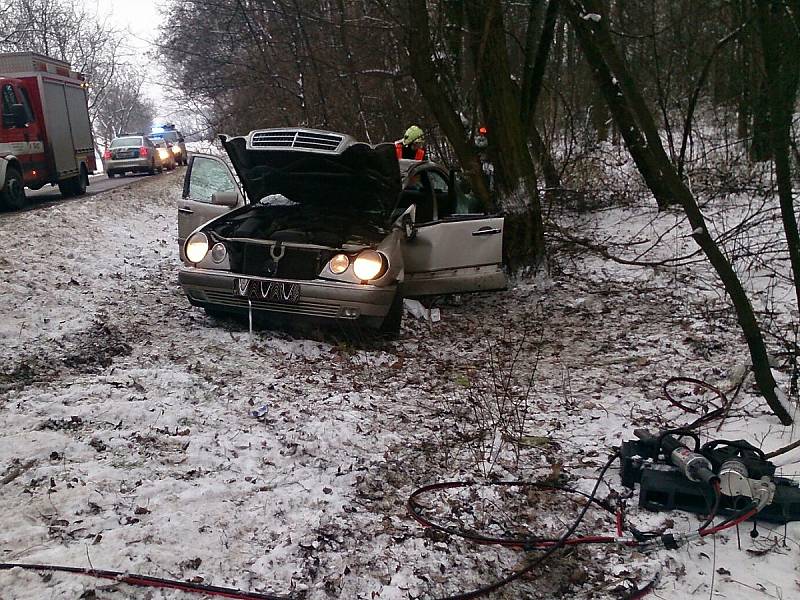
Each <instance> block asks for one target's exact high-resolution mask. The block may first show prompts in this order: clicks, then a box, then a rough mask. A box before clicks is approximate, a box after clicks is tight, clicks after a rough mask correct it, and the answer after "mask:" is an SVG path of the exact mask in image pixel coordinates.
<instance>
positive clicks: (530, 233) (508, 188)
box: [466, 0, 544, 269]
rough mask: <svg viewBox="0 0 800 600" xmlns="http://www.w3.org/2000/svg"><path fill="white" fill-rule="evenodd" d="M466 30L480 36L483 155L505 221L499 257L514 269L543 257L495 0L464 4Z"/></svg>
mask: <svg viewBox="0 0 800 600" xmlns="http://www.w3.org/2000/svg"><path fill="white" fill-rule="evenodd" d="M466 11H467V20H468V21H469V24H470V30H471V31H472V32H473V33H477V34H479V35H480V44H479V45H478V51H477V53H476V55H475V56H474V63H475V65H476V66H477V68H476V73H477V78H478V82H477V84H478V85H477V87H478V93H479V96H480V98H481V105H482V107H483V111H484V113H485V116H486V121H487V125H488V127H489V131H490V132H491V142H490V145H489V155H490V157H491V158H492V163H493V165H494V169H495V171H494V172H495V181H496V187H497V192H498V196H499V198H498V204H499V205H500V207H501V209H502V211H503V213H504V215H505V217H506V233H507V234H508V235H507V236H506V239H505V240H504V242H505V252H506V255H507V257H508V260H509V266H510V267H511V268H512V269H517V268H520V267H523V266H526V265H530V264H535V263H536V262H538V261H539V260H541V259H542V258H543V257H544V225H543V223H542V211H541V205H540V203H539V195H538V191H537V185H536V172H535V169H534V165H533V161H532V159H531V154H530V151H529V150H528V145H527V135H526V134H525V133H526V132H525V130H524V129H523V127H524V125H523V123H522V121H521V119H520V115H521V106H520V99H519V95H518V93H517V88H516V86H515V85H514V82H513V80H512V79H511V71H510V67H509V60H508V48H507V47H506V35H505V26H504V23H503V10H502V6H501V3H500V0H472V1H470V2H467V3H466Z"/></svg>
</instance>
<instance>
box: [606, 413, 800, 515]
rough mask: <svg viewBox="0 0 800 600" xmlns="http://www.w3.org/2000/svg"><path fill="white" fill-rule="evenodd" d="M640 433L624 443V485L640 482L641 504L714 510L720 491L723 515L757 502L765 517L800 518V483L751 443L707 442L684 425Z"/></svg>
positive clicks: (719, 510) (622, 451)
mask: <svg viewBox="0 0 800 600" xmlns="http://www.w3.org/2000/svg"><path fill="white" fill-rule="evenodd" d="M634 434H635V435H636V437H637V438H638V439H637V440H630V441H627V442H623V444H622V447H621V449H620V457H621V462H622V483H623V485H625V486H626V487H630V488H633V487H634V484H637V483H638V484H639V506H642V507H643V508H647V509H650V510H675V509H678V510H685V511H689V512H693V513H699V514H708V513H709V512H711V507H712V505H713V504H714V503H715V502H716V501H717V498H716V496H717V495H719V499H718V501H719V504H718V508H717V513H718V514H731V513H735V512H736V511H738V510H740V509H741V508H742V507H743V506H746V505H747V504H748V503H751V504H755V505H756V507H757V508H758V518H759V519H761V520H764V521H771V522H774V523H786V522H787V521H796V520H800V487H798V484H797V482H795V481H793V480H790V479H786V478H784V477H776V476H775V465H773V464H772V463H771V462H769V461H768V460H767V459H766V456H765V455H764V452H763V451H762V450H761V449H759V448H756V447H755V446H753V445H752V444H750V443H749V442H746V441H744V440H713V441H710V442H706V443H705V444H703V445H702V446H701V445H700V438H699V436H698V435H697V434H696V433H694V432H692V431H685V430H680V429H676V430H667V431H663V432H659V433H652V432H650V431H647V430H646V429H636V430H635V431H634ZM685 440H691V441H692V443H693V448H690V447H689V446H687V445H686V443H685Z"/></svg>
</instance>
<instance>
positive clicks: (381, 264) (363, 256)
mask: <svg viewBox="0 0 800 600" xmlns="http://www.w3.org/2000/svg"><path fill="white" fill-rule="evenodd" d="M386 266H387V265H386V259H385V258H384V256H383V254H381V253H380V252H377V251H375V250H364V251H363V252H361V253H360V254H359V255H358V256H356V260H355V261H354V262H353V273H355V274H356V277H358V278H359V279H360V280H361V281H369V280H370V279H375V278H377V277H379V276H380V275H382V274H383V273H385V272H386Z"/></svg>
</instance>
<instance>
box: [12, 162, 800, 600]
mask: <svg viewBox="0 0 800 600" xmlns="http://www.w3.org/2000/svg"><path fill="white" fill-rule="evenodd" d="M180 187H181V181H180V178H179V175H178V174H177V173H173V174H167V175H162V176H159V177H152V178H147V179H143V180H140V181H139V182H137V183H134V184H133V185H132V186H130V187H128V188H125V189H117V190H113V191H111V192H107V193H103V194H99V195H97V196H93V197H88V198H82V199H75V200H70V201H66V202H63V203H60V204H56V205H51V206H43V207H38V208H36V209H34V210H29V211H25V212H20V213H3V214H0V236H2V239H3V240H4V241H5V242H4V250H5V252H4V254H3V256H2V257H0V302H1V303H2V306H3V313H2V318H0V360H1V361H2V363H0V364H2V367H0V430H1V431H2V432H3V433H2V436H0V480H2V479H3V477H9V476H10V475H12V474H14V473H16V475H15V476H14V477H13V478H11V479H10V480H9V481H8V482H7V483H5V484H2V485H0V514H2V517H0V519H1V521H0V524H1V525H2V526H1V527H0V553H1V554H0V562H28V563H53V564H61V565H70V566H78V567H88V566H90V564H91V565H93V566H94V567H95V568H101V569H117V570H123V571H130V572H135V573H142V574H147V575H153V576H161V577H174V578H179V579H185V580H190V579H193V580H197V581H203V582H206V583H209V584H212V585H220V586H230V587H238V588H241V589H248V590H257V591H264V592H275V593H286V592H290V591H291V592H293V593H298V592H299V591H301V590H302V591H303V592H304V594H305V597H306V598H308V599H310V600H316V599H323V598H398V599H400V598H431V597H442V596H446V595H448V594H455V593H458V592H461V591H468V590H472V589H475V588H477V587H480V586H482V585H484V584H486V583H489V582H492V581H495V580H497V579H499V578H501V577H503V576H505V575H507V574H508V573H509V572H510V570H511V569H512V568H514V567H515V566H516V565H518V564H519V562H520V561H521V560H522V559H523V555H522V554H521V553H519V552H517V551H514V550H511V549H503V548H498V547H487V546H476V545H473V544H470V543H469V542H466V541H464V540H461V539H458V538H455V537H452V536H446V535H439V534H436V533H434V532H432V531H426V530H424V529H423V528H422V527H421V526H419V525H418V524H417V523H416V522H415V521H414V520H412V519H411V518H409V516H408V514H407V512H406V509H405V503H406V500H407V499H408V496H409V494H410V493H411V492H412V491H413V490H414V489H416V488H417V487H419V486H422V485H426V484H429V483H433V482H441V481H449V480H468V479H478V480H481V481H483V480H482V479H481V476H482V473H483V474H485V473H492V474H494V475H497V476H500V477H503V478H515V479H525V480H533V479H537V478H542V477H553V478H558V477H562V478H566V479H567V480H568V481H569V482H570V484H571V485H572V486H574V487H575V488H577V489H579V490H582V491H589V490H591V488H592V487H593V485H594V480H595V478H596V476H597V474H598V470H599V468H600V467H601V466H602V464H603V463H604V462H605V461H606V457H607V456H608V453H609V451H610V448H611V446H614V445H618V444H619V443H620V442H621V441H622V440H624V439H631V438H632V437H633V433H632V432H633V429H634V428H636V427H648V428H657V427H666V426H678V425H680V424H682V423H688V422H690V421H691V420H693V419H694V418H695V416H696V415H692V414H687V413H683V412H682V411H680V410H679V409H677V408H675V407H673V406H671V405H670V404H669V403H668V402H667V401H666V400H665V399H664V398H663V395H662V392H661V384H662V383H663V382H664V381H665V380H666V379H667V378H669V377H670V376H673V375H687V376H692V377H697V378H700V379H704V380H706V381H709V382H710V383H712V384H715V385H718V386H721V387H723V388H724V389H726V391H727V390H728V389H730V385H731V384H732V383H733V382H736V381H738V379H739V378H740V377H741V376H742V375H743V373H742V371H743V369H745V368H746V367H743V366H742V365H743V364H747V361H748V359H749V356H748V354H747V349H746V345H745V343H744V341H743V340H742V338H741V334H740V331H739V329H738V327H737V325H736V323H735V319H732V318H731V317H730V313H729V312H727V310H726V307H727V304H726V303H727V300H726V299H725V296H724V294H721V293H720V291H719V286H718V284H717V283H716V280H715V278H714V277H713V275H712V274H711V273H710V271H709V268H708V267H707V266H706V265H705V263H703V262H694V263H687V265H686V266H683V267H681V268H674V267H670V266H658V267H649V268H643V267H636V266H631V265H622V264H618V263H614V262H611V261H608V260H606V259H604V258H602V257H599V256H595V255H592V254H590V253H587V252H582V253H572V252H563V253H556V254H554V255H553V256H552V257H551V259H550V264H549V268H550V275H544V274H539V275H538V276H537V278H535V279H524V280H518V281H512V282H511V285H510V287H509V289H508V290H507V291H505V292H499V293H490V294H478V295H474V296H465V297H464V299H463V301H462V302H461V303H458V304H455V303H450V304H448V303H444V304H440V305H438V308H439V309H440V317H441V320H440V321H439V322H432V321H428V320H417V319H413V318H409V317H408V315H407V317H406V319H405V320H404V323H403V329H402V335H401V338H400V339H399V340H398V341H396V342H392V343H377V342H374V341H371V340H370V339H365V340H363V341H356V342H354V341H353V340H351V339H339V338H337V336H336V335H335V332H334V334H327V335H321V334H319V333H316V332H311V333H310V334H306V335H300V334H297V333H291V332H286V331H280V330H275V331H271V330H262V331H256V332H255V334H254V336H253V338H251V337H250V336H249V335H248V332H247V326H246V324H243V323H237V322H234V321H220V320H217V319H213V318H210V317H207V316H206V315H205V314H204V313H203V312H201V311H199V310H198V309H194V308H191V307H190V306H189V304H188V302H187V301H186V300H185V298H184V297H183V294H182V293H181V290H180V288H179V287H178V285H177V275H176V273H177V268H178V251H177V242H176V226H175V222H176V202H177V200H178V198H179V196H180ZM725 202H726V203H727V204H726V205H727V206H730V204H731V200H730V199H729V198H726V199H725ZM558 218H560V219H561V220H562V221H563V223H564V224H565V225H568V226H571V227H574V228H576V229H579V230H581V231H587V232H592V233H593V235H594V236H595V237H596V238H597V239H598V240H603V243H604V244H606V245H608V247H609V248H616V249H618V250H619V251H620V252H621V253H622V252H628V253H629V256H630V257H635V256H636V255H638V254H641V253H643V252H644V247H645V246H649V243H650V242H653V241H654V240H656V239H658V236H660V235H661V236H663V237H662V238H661V239H660V242H659V243H658V244H655V245H654V247H653V249H652V250H651V251H649V252H647V253H646V254H644V256H643V257H641V259H642V260H653V261H655V260H656V259H658V258H665V257H674V256H683V255H686V254H688V253H690V252H691V251H692V250H693V249H694V243H693V241H692V240H691V238H689V239H687V238H686V237H685V236H684V235H683V234H682V233H681V228H680V227H679V226H678V224H679V222H680V221H679V220H678V219H676V217H675V215H674V214H670V213H658V211H657V210H656V208H655V206H651V205H639V206H626V207H623V208H614V209H606V210H603V211H599V212H596V213H581V214H578V213H576V214H572V213H569V212H568V211H564V212H563V214H561V215H559V216H558ZM712 225H713V223H710V224H709V227H711V226H712ZM764 227H775V228H777V229H775V231H779V228H780V220H770V221H768V222H766V221H765V223H764ZM683 231H685V229H684V230H683ZM766 233H767V232H766V231H765V235H766ZM631 239H637V240H639V242H640V243H637V244H632V245H631V244H627V245H626V244H624V243H623V242H625V241H626V240H627V241H629V240H631ZM615 240H617V241H619V242H620V245H619V246H618V247H617V246H614V245H613V244H614V242H615ZM644 242H646V243H644ZM747 281H748V284H752V285H755V284H759V282H760V281H761V280H760V279H758V278H757V277H753V278H750V279H748V280H747ZM789 291H791V289H790V286H789ZM782 294H783V288H780V289H779V290H778V292H777V293H776V292H775V291H774V290H773V292H771V293H770V294H765V295H759V294H757V295H756V302H757V304H758V303H761V302H764V303H766V302H767V295H768V296H769V301H770V302H773V301H775V299H776V298H777V300H778V301H776V302H777V304H776V306H777V307H778V309H779V313H778V316H776V318H777V319H781V318H788V317H786V315H788V308H787V306H788V305H789V303H790V300H791V294H790V293H788V292H787V294H786V295H782ZM784 297H785V298H787V299H788V300H787V301H785V302H782V301H780V298H784ZM771 306H772V305H771ZM782 315H783V316H782ZM787 322H788V321H787ZM775 374H776V379H777V381H778V385H779V386H780V387H781V388H782V389H789V383H790V379H791V373H790V372H788V371H786V370H785V369H782V370H776V371H775ZM529 384H530V387H529ZM684 392H685V394H686V396H685V397H686V399H687V401H689V400H691V401H696V402H699V403H700V404H703V403H705V402H707V401H708V400H709V398H708V397H707V396H706V395H704V394H703V393H701V392H699V391H697V390H693V389H687V390H684ZM254 411H255V415H254ZM790 412H791V413H792V414H794V409H793V408H792V410H791V411H790ZM476 414H479V415H482V416H481V417H480V418H479V419H477V420H476V419H475V415H476ZM701 434H702V435H703V439H704V440H705V439H709V438H716V437H720V438H726V439H739V438H742V439H747V440H749V441H751V442H753V443H755V444H756V445H758V446H760V447H763V449H764V450H765V451H771V450H774V449H776V448H779V447H782V446H785V445H787V444H789V443H791V442H792V441H793V440H794V439H796V435H797V434H796V433H795V430H794V429H793V428H784V427H781V426H780V424H779V423H778V420H777V419H776V418H775V417H774V416H773V415H771V414H770V413H769V411H768V410H767V408H766V406H765V404H764V402H763V400H762V399H761V398H760V396H759V395H758V394H757V393H756V391H755V390H754V386H753V382H752V376H749V378H748V379H747V380H746V381H745V384H744V385H743V386H742V389H741V391H740V392H739V394H738V395H737V397H736V400H735V402H734V405H733V408H732V409H731V412H730V414H729V415H728V418H727V419H726V420H725V421H724V423H723V424H722V426H721V427H720V428H719V430H718V429H717V423H713V424H712V425H711V426H709V427H707V428H704V429H703V430H702V431H701ZM797 456H798V455H797V453H793V454H790V455H786V456H785V457H782V458H783V459H784V460H782V461H781V462H780V464H781V470H780V473H781V474H782V475H783V476H786V477H794V476H795V475H796V469H795V467H796V463H797V458H796V457H797ZM792 457H794V459H792ZM600 490H601V495H602V496H606V495H607V494H609V491H610V490H614V491H616V492H619V493H624V491H625V490H624V488H622V486H621V484H620V480H619V474H618V470H617V468H616V466H615V467H614V468H612V469H611V470H610V471H609V473H608V476H607V478H606V484H603V485H601V488H600ZM425 505H426V507H427V510H429V514H430V515H431V516H435V517H437V518H440V519H442V520H443V521H445V522H447V521H448V520H449V521H450V522H453V523H456V524H458V523H463V524H464V525H466V526H473V527H475V528H478V529H481V530H484V531H495V532H497V533H502V532H505V531H517V532H518V531H528V532H533V533H534V534H540V533H544V534H547V535H556V536H557V535H559V534H560V532H561V531H563V527H564V524H565V523H568V522H569V521H570V520H571V518H574V516H575V515H576V514H577V511H578V508H579V506H580V498H579V497H578V498H577V499H570V498H569V497H568V495H566V496H565V495H564V494H559V495H552V494H530V495H527V494H525V493H516V494H503V493H500V492H499V491H498V490H497V489H495V488H487V489H486V490H481V491H480V492H477V491H476V490H475V488H467V489H465V490H461V491H455V490H454V491H448V492H442V493H441V494H439V495H438V496H431V497H429V498H427V499H426V501H425ZM627 518H628V520H629V521H630V522H631V523H633V524H635V525H636V526H637V527H638V528H640V529H652V528H656V527H660V526H670V527H671V528H672V531H676V532H684V531H690V530H691V529H692V528H696V527H697V525H698V523H699V519H698V516H696V515H691V514H688V513H683V512H671V513H650V512H647V511H644V510H639V509H638V507H637V506H636V495H634V497H633V498H631V499H630V500H629V501H628V515H627ZM670 522H671V524H670ZM750 527H751V526H750V525H749V524H748V525H747V526H746V527H743V528H742V532H741V545H742V548H741V550H739V548H738V546H737V541H736V532H735V530H730V531H725V532H722V533H720V534H718V535H717V536H715V538H716V539H715V540H711V539H705V540H703V541H700V542H694V543H692V544H689V545H688V546H686V547H684V548H682V549H680V550H678V551H665V550H664V551H659V552H651V553H649V554H644V553H641V552H637V551H632V550H628V549H623V548H618V547H615V546H609V545H595V546H583V547H580V548H578V549H577V550H576V552H574V553H572V554H571V555H569V556H562V557H560V558H554V559H553V560H551V561H550V562H549V563H548V567H547V570H546V571H545V572H543V573H542V574H541V575H539V576H538V577H537V578H530V579H526V580H525V581H517V582H515V583H513V584H512V585H510V586H508V587H506V588H504V589H503V590H501V591H500V592H499V593H497V594H495V595H494V596H493V597H495V598H507V599H511V598H559V597H565V598H567V597H568V598H575V599H589V598H592V599H612V598H618V597H619V595H620V590H621V589H623V588H624V589H632V588H633V587H634V586H641V585H644V584H645V583H647V582H648V581H650V580H651V579H652V578H654V577H655V576H656V575H657V574H660V581H659V583H658V585H657V587H656V590H655V594H654V597H658V598H665V599H670V600H679V599H683V598H688V597H694V596H697V597H709V596H711V595H714V596H715V597H717V596H718V597H727V598H750V597H752V595H753V593H754V591H753V590H762V592H761V593H763V595H764V596H765V597H770V596H774V597H782V598H791V597H793V596H794V595H796V593H797V584H796V581H795V580H796V579H797V564H798V556H797V555H798V542H797V540H798V538H800V525H798V524H797V523H790V524H789V525H788V527H787V529H786V532H787V534H788V535H787V536H786V537H784V528H783V527H782V526H776V525H770V524H767V523H762V522H759V524H758V528H759V531H760V532H761V535H760V536H759V538H758V539H756V540H752V539H751V538H750V536H749V535H747V534H746V533H747V531H749V529H750ZM613 531H614V524H613V517H612V516H611V515H609V514H607V513H605V512H604V511H602V510H600V509H592V510H590V512H589V514H588V516H587V519H586V520H585V522H584V524H583V525H582V526H581V529H579V532H580V533H597V534H609V533H613ZM748 550H755V551H757V552H756V553H752V552H748ZM762 551H763V553H762ZM712 569H716V576H715V579H714V587H713V591H712V590H711V587H710V586H711V578H712V577H711V576H712ZM568 582H573V583H568ZM0 590H3V593H2V596H3V597H13V598H15V599H18V600H33V599H36V600H38V599H41V598H79V597H81V596H82V595H83V597H91V595H92V594H95V595H96V597H98V598H99V597H103V598H105V597H113V598H149V599H151V600H161V599H182V598H187V597H190V596H188V595H186V594H183V593H181V592H177V591H168V590H154V589H150V590H141V589H136V588H132V587H130V586H126V585H121V584H118V583H115V582H108V581H100V580H94V579H91V578H88V577H83V576H76V575H63V574H53V576H52V577H47V578H45V577H42V576H40V575H39V574H36V573H34V572H21V571H19V570H13V571H2V572H0ZM9 590H11V591H10V592H9Z"/></svg>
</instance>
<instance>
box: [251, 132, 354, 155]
mask: <svg viewBox="0 0 800 600" xmlns="http://www.w3.org/2000/svg"><path fill="white" fill-rule="evenodd" d="M343 139H344V136H341V135H337V134H332V133H318V132H314V131H305V130H303V129H283V130H280V131H278V130H270V131H255V132H253V134H252V135H251V136H250V147H251V148H283V149H293V150H311V151H314V150H316V151H318V152H336V150H337V149H338V148H339V144H341V143H342V140H343Z"/></svg>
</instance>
